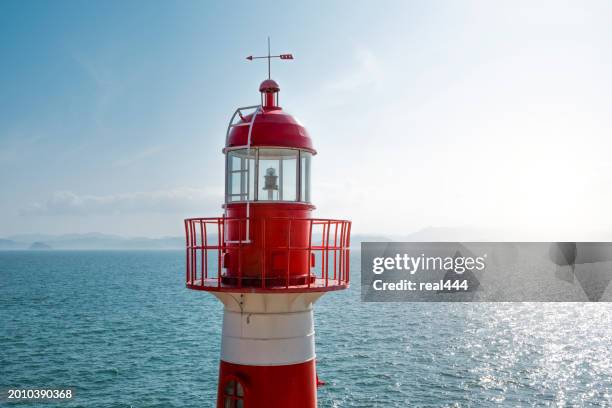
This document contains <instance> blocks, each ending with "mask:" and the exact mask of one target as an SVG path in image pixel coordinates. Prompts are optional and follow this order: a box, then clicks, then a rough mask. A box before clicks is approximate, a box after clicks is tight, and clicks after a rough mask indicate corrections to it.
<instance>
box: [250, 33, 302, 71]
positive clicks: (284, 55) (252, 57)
mask: <svg viewBox="0 0 612 408" xmlns="http://www.w3.org/2000/svg"><path fill="white" fill-rule="evenodd" d="M264 58H266V59H267V60H268V79H270V60H271V59H272V58H280V59H282V60H292V59H293V54H280V55H270V37H268V55H267V56H265V57H254V56H252V55H249V56H248V57H246V59H248V60H249V61H253V60H254V59H264Z"/></svg>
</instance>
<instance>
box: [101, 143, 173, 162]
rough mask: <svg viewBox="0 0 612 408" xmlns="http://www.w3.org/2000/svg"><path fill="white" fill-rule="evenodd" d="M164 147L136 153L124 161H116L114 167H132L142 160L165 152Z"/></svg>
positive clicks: (151, 147) (152, 147)
mask: <svg viewBox="0 0 612 408" xmlns="http://www.w3.org/2000/svg"><path fill="white" fill-rule="evenodd" d="M163 150H164V149H163V147H162V146H149V147H147V148H145V149H143V150H141V151H139V152H137V153H134V154H132V155H130V156H128V157H124V158H122V159H119V160H116V161H115V162H114V163H113V166H115V167H127V166H130V165H132V164H134V163H136V162H138V161H140V160H143V159H146V158H148V157H151V156H155V155H156V154H158V153H161V152H162V151H163Z"/></svg>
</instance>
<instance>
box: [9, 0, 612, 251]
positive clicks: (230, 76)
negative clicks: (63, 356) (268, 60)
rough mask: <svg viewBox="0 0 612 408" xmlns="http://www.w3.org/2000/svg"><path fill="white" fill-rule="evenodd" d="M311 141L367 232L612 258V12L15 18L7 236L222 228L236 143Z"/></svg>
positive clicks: (557, 6) (14, 11)
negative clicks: (201, 221) (247, 137)
mask: <svg viewBox="0 0 612 408" xmlns="http://www.w3.org/2000/svg"><path fill="white" fill-rule="evenodd" d="M268 35H269V36H270V37H271V39H272V40H271V41H272V51H273V52H276V53H289V52H290V53H293V54H294V56H295V60H293V61H281V62H278V61H277V62H275V63H273V66H272V77H273V78H274V79H276V80H277V81H278V82H279V84H280V87H281V93H280V101H281V105H282V106H283V108H284V109H286V110H287V111H288V112H290V113H292V114H294V115H295V116H296V117H298V118H299V120H300V121H301V122H302V123H303V124H304V125H305V126H306V127H307V128H308V130H309V132H310V134H311V136H312V137H313V141H314V144H315V148H316V149H317V150H318V152H319V154H318V155H317V156H316V157H315V158H314V162H313V182H312V183H313V184H312V196H313V202H314V204H315V205H316V206H317V210H316V216H318V217H329V218H342V219H351V220H352V221H353V231H355V232H358V233H372V234H378V235H389V236H391V235H394V236H395V235H397V236H401V235H402V234H408V233H411V232H413V231H417V230H420V229H422V228H428V227H434V228H477V229H489V230H503V231H512V232H513V234H512V235H508V237H509V236H512V237H515V238H518V239H521V240H593V239H612V217H611V215H610V208H612V188H611V187H612V160H611V152H612V79H611V76H610V72H612V56H611V53H612V3H610V2H606V1H602V2H596V1H587V2H564V1H545V2H539V1H524V2H522V1H496V2H490V1H434V2H425V1H397V2H391V1H385V2H382V3H379V2H354V1H350V2H349V1H334V2H323V1H320V2H287V1H285V2H257V3H253V2H217V3H215V2H207V1H180V2H168V1H164V2H162V1H98V2H93V1H54V2H35V1H13V0H5V1H2V2H0V189H1V191H2V193H1V195H0V237H2V236H11V235H14V234H22V233H48V234H63V233H86V232H102V233H109V234H119V235H126V236H150V237H159V236H169V235H170V236H174V235H181V234H182V220H183V218H186V217H197V216H219V215H221V213H222V209H221V204H222V201H223V178H224V175H223V171H224V166H223V154H222V153H221V149H222V148H223V143H224V135H225V130H226V126H227V122H228V120H229V118H230V116H231V114H232V113H233V111H234V109H235V108H236V107H238V106H246V105H252V104H255V103H258V101H259V94H258V92H257V90H258V85H259V83H260V82H261V80H263V79H265V77H266V66H265V63H261V62H258V61H257V62H248V61H247V60H246V59H245V57H246V56H248V55H251V54H254V55H257V54H264V53H265V52H266V38H267V36H268Z"/></svg>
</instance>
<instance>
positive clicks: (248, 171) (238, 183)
mask: <svg viewBox="0 0 612 408" xmlns="http://www.w3.org/2000/svg"><path fill="white" fill-rule="evenodd" d="M226 191H227V200H226V201H227V202H235V201H247V200H252V199H253V196H254V192H255V150H254V149H251V150H250V151H249V150H248V149H239V150H232V151H230V152H228V153H227V190H226Z"/></svg>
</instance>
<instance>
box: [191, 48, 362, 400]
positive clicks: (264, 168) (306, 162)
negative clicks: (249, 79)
mask: <svg viewBox="0 0 612 408" xmlns="http://www.w3.org/2000/svg"><path fill="white" fill-rule="evenodd" d="M275 57H278V58H281V59H293V57H292V56H291V55H290V54H283V55H279V56H271V55H270V54H269V52H268V56H267V57H262V58H267V59H268V66H269V61H270V59H271V58H275ZM255 58H258V57H249V59H251V60H252V59H255ZM279 91H280V87H279V85H278V84H277V83H276V82H275V81H274V80H272V79H270V78H268V79H267V80H265V81H263V82H262V83H261V85H260V87H259V92H260V93H261V104H260V105H255V106H249V107H245V108H238V109H237V110H236V111H235V112H234V115H233V116H232V118H231V120H230V124H229V126H228V130H227V135H226V139H225V147H224V149H223V153H224V154H225V203H224V205H223V208H224V214H223V216H221V217H211V218H191V219H187V220H185V232H186V241H187V252H186V264H187V268H186V284H187V287H188V288H189V289H194V290H201V291H207V292H211V293H212V294H214V295H215V296H216V297H217V298H218V299H219V300H220V301H221V302H222V303H223V306H224V310H223V330H222V341H221V363H220V367H219V383H218V388H217V407H218V408H259V407H266V408H274V407H295V408H300V407H304V408H306V407H309V408H312V407H316V405H317V385H318V379H317V372H316V366H315V364H316V362H315V340H314V333H315V331H314V320H313V306H314V304H315V302H316V301H317V299H319V298H320V297H321V296H322V295H323V294H325V293H326V292H329V291H334V290H339V289H345V288H347V287H348V285H349V246H350V228H351V223H350V222H349V221H345V220H331V219H320V218H313V216H312V215H313V210H314V209H315V207H314V205H313V204H312V202H311V187H315V188H316V186H314V185H312V186H311V167H312V162H313V156H314V155H315V154H316V151H315V149H314V147H313V144H312V140H311V138H310V136H309V134H308V132H307V131H306V128H304V127H303V126H302V124H301V123H300V122H298V121H297V120H296V119H295V118H294V117H293V116H291V115H289V114H288V113H286V112H284V111H283V110H282V109H281V108H280V107H279V106H278V95H279Z"/></svg>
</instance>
